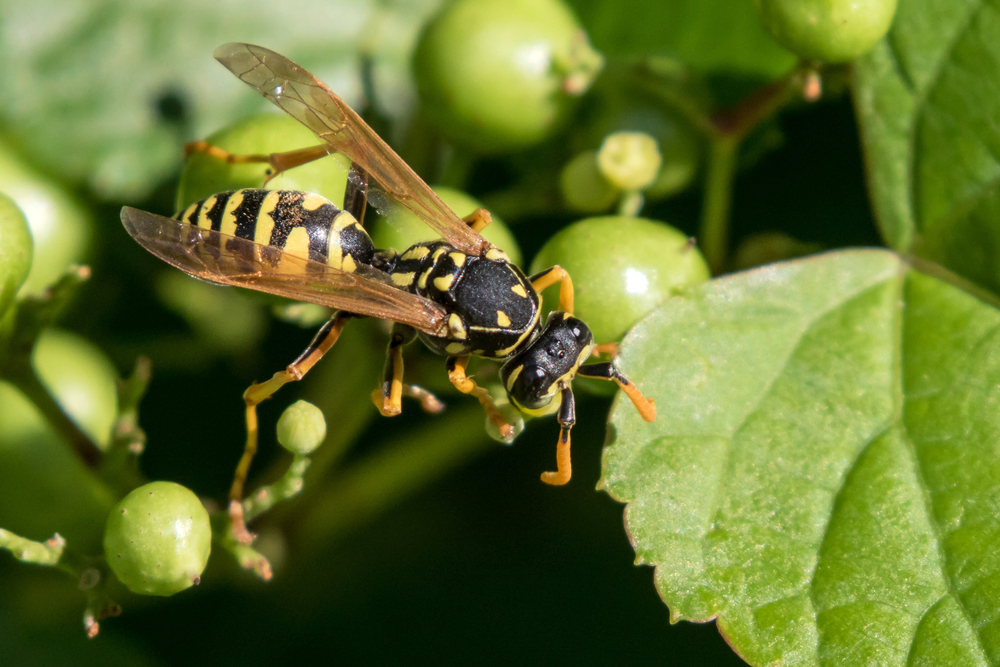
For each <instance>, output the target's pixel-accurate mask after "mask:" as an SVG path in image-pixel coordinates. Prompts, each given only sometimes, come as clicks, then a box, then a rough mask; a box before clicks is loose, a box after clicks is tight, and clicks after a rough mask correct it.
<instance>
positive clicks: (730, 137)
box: [699, 62, 818, 274]
mask: <svg viewBox="0 0 1000 667" xmlns="http://www.w3.org/2000/svg"><path fill="white" fill-rule="evenodd" d="M817 76H818V75H817V71H816V66H815V65H814V64H813V63H807V62H802V63H799V65H797V66H796V67H795V69H793V70H792V71H791V72H789V73H788V74H787V75H785V76H784V77H783V78H781V79H779V80H777V81H774V82H772V83H770V84H768V85H766V86H764V87H763V88H761V89H760V90H758V91H757V92H755V93H753V94H752V95H750V96H749V97H747V98H746V99H744V100H743V101H742V102H740V103H739V104H737V105H736V106H734V107H732V108H730V109H726V110H723V111H720V112H717V113H714V114H711V116H710V117H709V120H710V123H709V125H708V127H709V128H710V129H709V131H708V132H707V136H708V141H709V151H708V168H707V172H706V176H705V189H704V193H705V194H704V196H705V199H704V203H703V205H702V215H701V234H700V237H701V249H702V252H703V253H704V254H705V259H706V260H707V261H708V265H709V267H710V268H711V269H712V273H713V274H717V273H719V272H720V271H722V270H724V269H725V267H726V264H727V261H728V252H729V213H730V208H731V203H732V196H733V182H734V179H735V177H736V165H737V159H738V157H739V148H740V143H742V141H743V139H745V138H746V136H747V135H748V134H750V132H751V131H752V130H753V129H754V128H756V127H757V126H759V125H760V124H761V123H762V122H764V121H765V120H767V119H769V118H770V117H771V116H773V115H774V114H775V113H777V112H778V111H779V110H780V109H781V108H782V107H783V106H785V105H786V104H787V103H788V102H790V101H791V100H793V99H795V98H796V97H800V98H807V99H809V100H810V101H813V100H814V99H815V94H813V93H811V91H813V90H814V89H815V88H816V85H817V84H816V79H817ZM699 126H701V127H705V126H704V124H699Z"/></svg>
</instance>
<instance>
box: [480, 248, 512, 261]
mask: <svg viewBox="0 0 1000 667" xmlns="http://www.w3.org/2000/svg"><path fill="white" fill-rule="evenodd" d="M486 259H492V260H493V261H494V262H496V261H499V260H503V261H505V262H509V261H510V257H508V256H507V253H505V252H504V251H503V250H501V249H500V248H490V249H489V250H487V251H486Z"/></svg>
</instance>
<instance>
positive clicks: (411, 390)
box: [403, 384, 445, 415]
mask: <svg viewBox="0 0 1000 667" xmlns="http://www.w3.org/2000/svg"><path fill="white" fill-rule="evenodd" d="M403 396H406V397H407V398H415V399H416V400H418V401H420V409H421V410H423V411H424V412H428V413H430V414H432V415H436V414H437V413H439V412H444V407H445V406H444V403H442V402H441V401H440V399H438V397H437V396H435V395H434V394H432V393H431V392H429V391H427V390H426V389H424V388H423V387H418V386H417V385H415V384H404V385H403Z"/></svg>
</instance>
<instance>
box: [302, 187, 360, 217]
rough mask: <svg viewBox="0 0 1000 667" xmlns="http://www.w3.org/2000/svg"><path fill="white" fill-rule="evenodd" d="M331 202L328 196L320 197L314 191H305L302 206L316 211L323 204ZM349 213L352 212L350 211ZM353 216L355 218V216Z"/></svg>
mask: <svg viewBox="0 0 1000 667" xmlns="http://www.w3.org/2000/svg"><path fill="white" fill-rule="evenodd" d="M329 203H330V200H329V199H327V198H326V197H320V196H319V195H317V194H313V193H312V192H307V193H305V196H304V197H303V198H302V208H304V209H305V210H307V211H315V210H316V209H318V208H319V207H320V206H322V205H323V204H329ZM348 215H351V214H350V213H348ZM351 217H352V218H353V217H354V216H351Z"/></svg>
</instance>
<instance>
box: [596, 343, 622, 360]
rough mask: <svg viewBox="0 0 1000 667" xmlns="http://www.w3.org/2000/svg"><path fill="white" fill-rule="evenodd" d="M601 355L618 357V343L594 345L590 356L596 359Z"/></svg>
mask: <svg viewBox="0 0 1000 667" xmlns="http://www.w3.org/2000/svg"><path fill="white" fill-rule="evenodd" d="M602 354H607V355H609V356H612V357H617V356H618V343H601V344H600V345H595V346H594V348H593V349H592V350H591V351H590V356H592V357H596V356H599V355H602Z"/></svg>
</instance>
